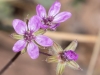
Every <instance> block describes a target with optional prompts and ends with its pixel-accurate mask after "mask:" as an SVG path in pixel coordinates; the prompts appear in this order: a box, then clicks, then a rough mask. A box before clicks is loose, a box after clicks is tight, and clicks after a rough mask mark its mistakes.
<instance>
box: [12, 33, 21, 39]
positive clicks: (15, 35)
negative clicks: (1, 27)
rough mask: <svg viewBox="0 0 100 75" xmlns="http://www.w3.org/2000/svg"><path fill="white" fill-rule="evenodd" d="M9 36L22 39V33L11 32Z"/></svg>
mask: <svg viewBox="0 0 100 75" xmlns="http://www.w3.org/2000/svg"><path fill="white" fill-rule="evenodd" d="M11 37H12V38H14V39H18V40H19V39H23V36H22V35H18V34H11Z"/></svg>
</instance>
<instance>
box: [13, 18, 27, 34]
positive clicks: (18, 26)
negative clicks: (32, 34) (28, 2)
mask: <svg viewBox="0 0 100 75" xmlns="http://www.w3.org/2000/svg"><path fill="white" fill-rule="evenodd" d="M13 27H14V29H15V31H16V32H17V33H18V34H24V32H25V31H27V25H26V23H25V22H23V21H21V20H19V19H14V20H13Z"/></svg>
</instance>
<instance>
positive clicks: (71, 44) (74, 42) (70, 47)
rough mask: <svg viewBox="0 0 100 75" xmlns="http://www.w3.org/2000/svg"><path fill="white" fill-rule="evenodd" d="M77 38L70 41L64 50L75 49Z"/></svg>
mask: <svg viewBox="0 0 100 75" xmlns="http://www.w3.org/2000/svg"><path fill="white" fill-rule="evenodd" d="M77 44H78V43H77V40H74V41H72V42H71V43H70V44H69V45H68V46H67V47H66V48H65V49H64V50H65V51H68V50H73V51H75V49H76V47H77Z"/></svg>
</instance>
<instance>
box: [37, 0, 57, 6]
mask: <svg viewBox="0 0 100 75" xmlns="http://www.w3.org/2000/svg"><path fill="white" fill-rule="evenodd" d="M35 1H36V2H37V3H40V4H42V5H43V6H44V7H45V8H49V7H50V6H51V5H52V4H53V3H54V1H56V0H35Z"/></svg>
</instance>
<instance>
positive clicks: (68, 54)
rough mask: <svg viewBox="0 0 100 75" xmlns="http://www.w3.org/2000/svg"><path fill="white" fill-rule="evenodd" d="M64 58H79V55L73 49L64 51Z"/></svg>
mask: <svg viewBox="0 0 100 75" xmlns="http://www.w3.org/2000/svg"><path fill="white" fill-rule="evenodd" d="M64 58H65V59H67V60H77V59H78V55H77V54H76V53H75V52H74V51H73V50H68V51H64Z"/></svg>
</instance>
